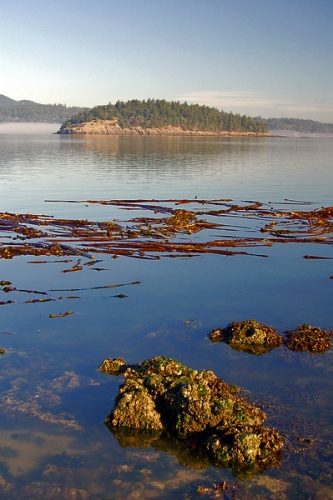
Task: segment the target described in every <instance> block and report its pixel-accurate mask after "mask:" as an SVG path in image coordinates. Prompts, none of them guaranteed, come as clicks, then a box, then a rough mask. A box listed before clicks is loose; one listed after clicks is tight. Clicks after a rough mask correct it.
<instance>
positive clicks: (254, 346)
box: [208, 319, 283, 356]
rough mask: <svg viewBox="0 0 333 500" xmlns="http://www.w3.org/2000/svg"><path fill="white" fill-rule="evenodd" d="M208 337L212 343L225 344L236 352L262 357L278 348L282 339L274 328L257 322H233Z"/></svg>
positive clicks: (213, 331)
mask: <svg viewBox="0 0 333 500" xmlns="http://www.w3.org/2000/svg"><path fill="white" fill-rule="evenodd" d="M208 337H209V338H210V340H211V341H212V342H225V343H226V344H228V345H230V347H232V348H233V349H234V350H236V351H244V352H248V353H250V354H257V355H259V356H260V355H262V354H265V353H266V352H269V351H271V350H272V349H274V348H276V347H279V346H280V345H281V343H282V340H283V339H282V337H281V335H279V334H278V333H277V332H276V330H275V329H274V328H271V327H270V326H266V325H263V324H262V323H259V321H255V320H254V319H249V320H247V321H240V322H237V321H233V322H232V323H230V324H229V325H227V326H226V327H225V328H222V329H221V328H217V329H215V330H212V331H211V332H210V333H209V334H208Z"/></svg>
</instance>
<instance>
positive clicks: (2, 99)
mask: <svg viewBox="0 0 333 500" xmlns="http://www.w3.org/2000/svg"><path fill="white" fill-rule="evenodd" d="M16 104H17V101H14V99H10V97H6V96H5V95H3V94H0V106H15V105H16Z"/></svg>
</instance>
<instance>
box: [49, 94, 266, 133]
mask: <svg viewBox="0 0 333 500" xmlns="http://www.w3.org/2000/svg"><path fill="white" fill-rule="evenodd" d="M58 133H60V134H71V133H73V134H106V135H122V134H124V135H125V134H126V135H157V134H160V135H202V134H204V135H208V134H213V135H216V134H227V135H228V134H241V135H267V134H268V126H267V125H266V124H264V123H263V122H261V121H260V120H253V118H250V117H249V116H246V115H243V116H241V115H239V114H234V113H226V112H225V111H219V110H218V109H217V108H211V107H208V106H200V105H199V104H188V103H187V102H184V103H180V102H179V101H171V102H168V101H166V100H164V99H163V100H159V99H148V100H147V101H139V100H131V101H127V102H123V101H117V102H116V103H115V104H111V103H109V104H107V105H105V106H95V107H94V108H92V109H89V110H86V111H82V112H81V113H78V114H76V115H73V116H72V117H71V118H70V119H68V120H66V121H65V122H64V123H63V124H62V125H61V127H60V130H59V132H58Z"/></svg>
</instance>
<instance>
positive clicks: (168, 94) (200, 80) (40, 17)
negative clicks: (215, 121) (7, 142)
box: [0, 0, 333, 122]
mask: <svg viewBox="0 0 333 500" xmlns="http://www.w3.org/2000/svg"><path fill="white" fill-rule="evenodd" d="M0 19H1V24H0V26H1V28H0V94H4V95H6V96H8V97H11V98H12V99H16V100H21V99H30V100H33V101H37V102H40V103H45V104H46V103H62V104H67V106H71V105H77V106H89V107H92V106H95V105H97V104H107V103H108V102H112V103H114V102H116V101H117V100H124V101H126V100H128V99H147V98H149V97H151V98H156V99H167V100H180V101H185V100H186V101H188V102H196V103H200V104H207V105H209V106H216V107H218V108H220V109H224V110H225V111H233V112H235V113H241V114H248V115H250V116H257V115H259V114H260V115H261V116H263V117H272V116H277V117H281V116H292V117H296V118H297V117H299V118H312V119H315V120H320V121H325V122H333V0H95V1H94V2H92V1H91V0H89V1H88V0H0Z"/></svg>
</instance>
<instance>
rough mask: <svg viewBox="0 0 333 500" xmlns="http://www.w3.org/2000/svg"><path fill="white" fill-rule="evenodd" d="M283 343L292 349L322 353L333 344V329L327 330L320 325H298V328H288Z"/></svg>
mask: <svg viewBox="0 0 333 500" xmlns="http://www.w3.org/2000/svg"><path fill="white" fill-rule="evenodd" d="M284 333H286V336H285V338H284V340H283V343H284V344H285V345H286V346H287V347H288V349H290V350H291V351H309V352H311V354H320V353H323V352H325V351H327V350H328V349H330V348H331V346H332V341H331V338H332V337H333V331H329V332H327V331H325V330H322V329H321V328H319V327H318V326H311V325H307V324H305V325H298V326H297V328H296V330H286V331H285V332H284Z"/></svg>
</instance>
